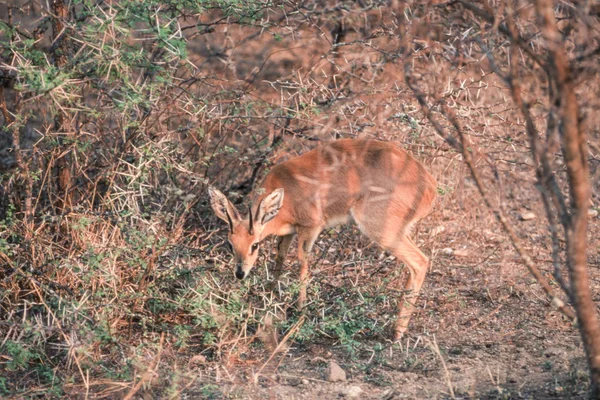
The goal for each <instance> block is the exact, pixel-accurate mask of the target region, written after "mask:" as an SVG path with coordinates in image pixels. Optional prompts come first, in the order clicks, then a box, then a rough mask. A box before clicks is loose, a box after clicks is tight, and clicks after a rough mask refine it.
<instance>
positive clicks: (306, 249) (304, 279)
mask: <svg viewBox="0 0 600 400" xmlns="http://www.w3.org/2000/svg"><path fill="white" fill-rule="evenodd" d="M320 232H321V229H316V228H312V229H308V228H306V229H300V230H298V260H299V261H300V294H299V296H298V306H299V308H300V309H303V308H304V306H306V285H307V283H308V278H309V271H308V262H309V258H310V252H311V250H312V247H313V244H314V243H315V240H316V239H317V236H319V233H320Z"/></svg>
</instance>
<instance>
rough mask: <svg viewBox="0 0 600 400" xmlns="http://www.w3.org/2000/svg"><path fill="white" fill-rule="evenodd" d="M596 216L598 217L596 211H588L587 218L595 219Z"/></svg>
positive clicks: (591, 209) (592, 209)
mask: <svg viewBox="0 0 600 400" xmlns="http://www.w3.org/2000/svg"><path fill="white" fill-rule="evenodd" d="M597 216H598V210H596V209H595V208H590V209H588V217H590V218H596V217H597Z"/></svg>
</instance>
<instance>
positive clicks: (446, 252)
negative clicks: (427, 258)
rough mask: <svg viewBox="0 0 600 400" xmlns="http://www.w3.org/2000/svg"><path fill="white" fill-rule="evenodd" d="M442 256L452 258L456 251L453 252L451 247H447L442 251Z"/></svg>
mask: <svg viewBox="0 0 600 400" xmlns="http://www.w3.org/2000/svg"><path fill="white" fill-rule="evenodd" d="M442 254H443V255H445V256H451V255H452V254H454V250H452V249H451V248H450V247H446V248H443V249H442Z"/></svg>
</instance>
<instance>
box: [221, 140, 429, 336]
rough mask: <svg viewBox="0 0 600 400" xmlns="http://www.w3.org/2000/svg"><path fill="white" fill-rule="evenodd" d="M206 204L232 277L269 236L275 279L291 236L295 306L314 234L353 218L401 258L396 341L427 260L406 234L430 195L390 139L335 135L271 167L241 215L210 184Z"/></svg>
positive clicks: (423, 178) (417, 167)
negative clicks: (225, 228) (405, 272)
mask: <svg viewBox="0 0 600 400" xmlns="http://www.w3.org/2000/svg"><path fill="white" fill-rule="evenodd" d="M209 194H210V201H211V206H212V208H213V210H214V212H215V214H216V215H217V217H219V218H221V219H222V220H223V221H225V222H227V224H228V225H229V242H230V243H231V247H232V248H233V253H234V255H235V260H236V266H235V276H236V277H237V278H239V279H244V278H245V277H246V276H247V275H248V273H249V272H250V270H251V269H252V267H253V266H254V263H255V262H256V258H257V256H258V247H259V244H260V242H261V241H262V240H263V239H265V238H266V237H268V236H270V235H276V236H277V256H276V258H275V271H274V276H275V279H277V278H278V277H279V275H280V274H281V268H282V265H283V262H284V260H285V257H286V254H287V251H288V248H289V246H290V243H291V242H292V239H293V238H294V235H298V259H299V260H300V295H299V299H298V302H299V306H300V308H302V307H303V306H304V305H305V303H306V282H307V280H308V264H309V254H310V251H311V249H312V246H313V243H314V242H315V240H316V238H317V236H318V235H319V233H320V232H321V231H322V230H323V229H326V228H329V227H332V226H335V225H338V224H342V223H345V222H348V221H350V220H351V219H353V220H354V221H356V223H357V224H358V227H359V228H360V230H361V231H362V232H363V233H364V234H365V235H367V236H368V237H369V238H371V239H372V240H374V241H375V242H377V243H378V244H379V245H380V246H381V247H382V248H384V249H385V250H387V251H389V252H390V253H392V254H393V255H394V256H396V257H397V258H398V259H400V260H401V261H403V262H404V263H405V264H406V266H407V267H408V269H409V271H410V275H409V277H408V281H407V282H406V285H405V291H404V295H403V299H402V300H401V301H400V305H399V311H398V319H397V321H396V326H395V331H394V339H400V338H401V337H402V335H403V334H404V332H405V331H406V329H407V328H408V323H409V320H410V317H411V314H412V313H413V310H414V307H415V301H416V299H417V297H418V295H419V291H420V290H421V286H422V285H423V280H424V279H425V274H426V273H427V268H428V266H429V259H428V258H427V257H426V256H425V255H424V254H423V253H422V252H421V251H420V250H419V249H418V248H417V246H416V245H415V243H414V242H413V241H412V240H411V239H410V238H409V237H408V235H409V233H410V230H411V227H412V226H413V224H414V223H415V222H417V221H418V220H420V219H421V218H423V217H425V216H426V215H427V214H428V213H429V212H430V210H431V208H432V203H433V201H434V199H435V197H436V181H435V179H434V178H433V177H432V176H431V175H430V174H429V173H428V172H427V171H426V170H425V168H424V167H423V165H421V163H419V162H418V161H417V160H415V159H414V158H413V157H412V156H411V155H410V154H408V153H407V152H406V151H404V150H403V149H402V148H400V147H398V146H397V145H395V144H393V143H387V142H380V141H376V140H354V139H343V140H337V141H333V142H330V143H328V144H326V145H323V146H320V147H317V148H316V149H314V150H312V151H309V152H308V153H305V154H303V155H301V156H299V157H296V158H293V159H291V160H289V161H286V162H283V163H281V164H278V165H276V166H275V167H273V169H272V170H271V172H269V174H268V175H267V176H266V178H265V180H264V182H263V184H262V185H261V187H260V189H259V190H258V193H257V195H256V199H255V201H254V204H253V205H252V206H251V207H250V208H249V212H248V215H247V217H245V218H243V217H242V216H241V215H240V213H239V212H238V211H237V210H236V208H235V206H234V205H233V204H232V203H231V202H230V201H229V200H228V199H227V198H226V197H225V196H224V195H223V194H222V193H221V192H219V191H218V190H216V189H214V188H212V187H209Z"/></svg>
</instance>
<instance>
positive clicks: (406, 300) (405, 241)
mask: <svg viewBox="0 0 600 400" xmlns="http://www.w3.org/2000/svg"><path fill="white" fill-rule="evenodd" d="M382 210H383V211H382ZM385 210H386V208H382V207H376V206H373V205H371V206H370V207H369V203H364V204H357V206H356V207H355V208H353V209H352V216H353V217H354V220H355V221H356V223H357V224H358V227H359V228H360V230H361V231H362V232H363V233H364V234H365V235H367V236H368V237H369V238H371V239H372V240H373V241H375V242H377V243H378V244H379V245H380V246H381V247H383V248H384V249H385V250H387V251H389V252H390V253H392V254H393V255H394V256H396V258H398V259H399V260H400V261H403V262H404V263H405V264H406V266H407V268H408V270H409V272H410V274H409V276H408V280H407V281H406V284H405V285H404V293H403V295H402V297H401V299H400V302H399V305H398V318H397V320H396V325H395V328H394V340H398V339H400V338H401V337H402V335H403V334H404V332H406V330H407V329H408V323H409V322H410V317H411V315H412V313H413V311H414V309H415V302H416V301H417V298H418V296H419V292H420V291H421V286H423V281H424V280H425V275H426V274H427V268H428V267H429V259H428V258H427V256H425V254H423V253H422V252H421V250H419V248H418V247H417V246H416V245H415V244H414V243H413V241H412V240H411V239H410V238H409V237H408V236H406V235H405V232H406V231H407V226H410V224H411V222H410V221H409V222H407V221H405V220H404V218H403V216H404V215H405V214H403V213H397V214H389V213H387V212H385Z"/></svg>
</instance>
